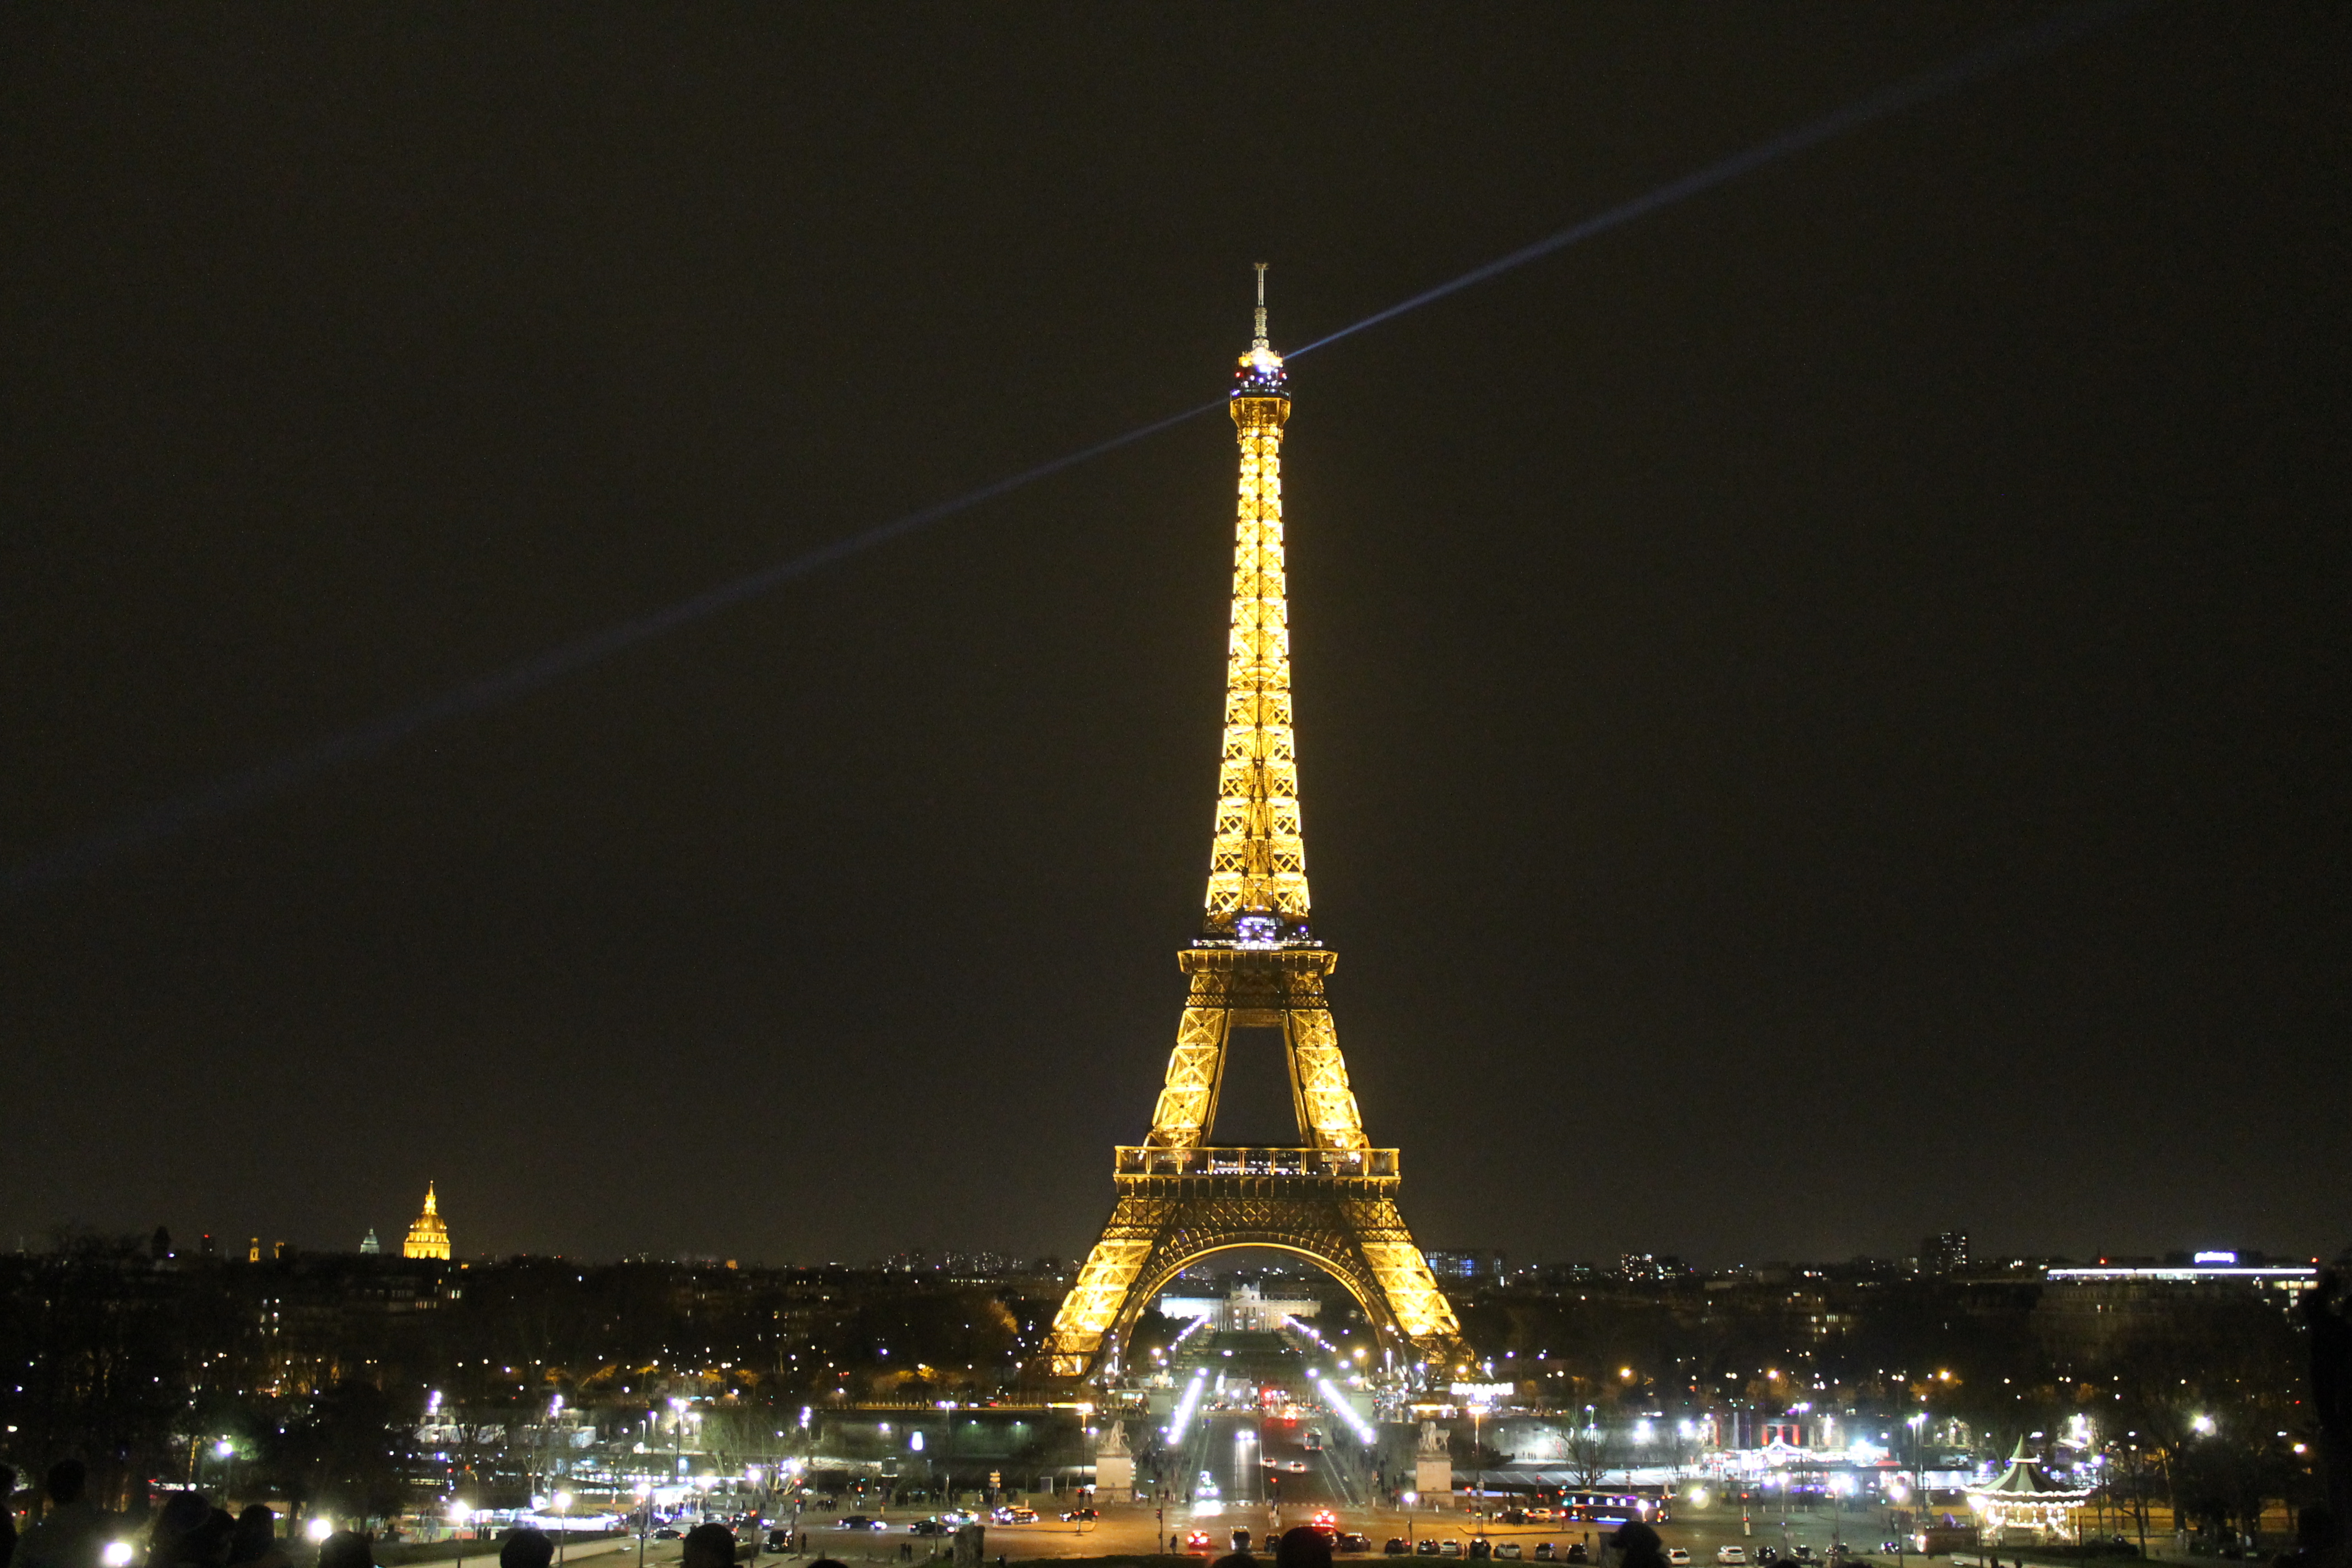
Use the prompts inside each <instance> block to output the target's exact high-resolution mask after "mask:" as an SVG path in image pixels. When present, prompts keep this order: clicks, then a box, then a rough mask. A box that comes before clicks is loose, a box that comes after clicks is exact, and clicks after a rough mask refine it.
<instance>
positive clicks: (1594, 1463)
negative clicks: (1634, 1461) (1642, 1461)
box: [1568, 1426, 1625, 1491]
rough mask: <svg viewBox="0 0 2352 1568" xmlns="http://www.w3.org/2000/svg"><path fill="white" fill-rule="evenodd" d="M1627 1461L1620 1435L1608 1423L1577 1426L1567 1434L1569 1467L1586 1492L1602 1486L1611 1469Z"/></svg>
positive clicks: (1577, 1482) (1578, 1483)
mask: <svg viewBox="0 0 2352 1568" xmlns="http://www.w3.org/2000/svg"><path fill="white" fill-rule="evenodd" d="M1624 1462H1625V1460H1624V1453H1623V1450H1622V1446H1621V1445H1620V1444H1619V1443H1618V1441H1617V1435H1616V1434H1615V1433H1613V1432H1612V1431H1610V1430H1609V1429H1608V1428H1607V1427H1605V1426H1578V1427H1575V1428H1572V1429H1571V1430H1570V1432H1569V1435H1568V1468H1569V1469H1570V1470H1571V1471H1572V1472H1574V1474H1575V1476H1576V1484H1577V1485H1578V1486H1579V1487H1580V1488H1582V1489H1584V1490H1586V1491H1591V1489H1593V1488H1595V1487H1597V1486H1599V1485H1600V1484H1601V1481H1602V1479H1604V1478H1606V1477H1607V1476H1608V1474H1609V1472H1610V1471H1612V1470H1613V1469H1616V1468H1618V1467H1620V1466H1621V1465H1622V1464H1623V1463H1624Z"/></svg>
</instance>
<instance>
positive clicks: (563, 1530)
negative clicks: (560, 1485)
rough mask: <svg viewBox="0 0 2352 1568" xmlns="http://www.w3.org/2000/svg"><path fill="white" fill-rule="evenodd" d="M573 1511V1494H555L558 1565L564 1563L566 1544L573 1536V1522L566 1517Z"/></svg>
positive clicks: (556, 1556)
mask: <svg viewBox="0 0 2352 1568" xmlns="http://www.w3.org/2000/svg"><path fill="white" fill-rule="evenodd" d="M571 1510H572V1494H571V1493H570V1492H558V1493H556V1494H555V1519H556V1525H555V1560H556V1561H557V1562H558V1563H561V1562H562V1561H563V1549H564V1546H565V1544H566V1543H567V1538H568V1537H569V1536H570V1535H571V1534H572V1522H571V1521H570V1520H569V1519H568V1518H567V1517H566V1515H568V1514H569V1513H570V1512H571Z"/></svg>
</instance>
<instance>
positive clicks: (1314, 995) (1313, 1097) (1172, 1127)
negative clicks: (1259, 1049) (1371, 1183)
mask: <svg viewBox="0 0 2352 1568" xmlns="http://www.w3.org/2000/svg"><path fill="white" fill-rule="evenodd" d="M1177 963H1178V964H1179V965H1180V966H1181V968H1182V969H1183V971H1184V972H1185V973H1186V974H1188V975H1190V976H1191V977H1192V986H1191V990H1190V994H1188V995H1187V996H1186V997H1185V999H1184V1013H1183V1016H1182V1018H1181V1020H1180V1021H1179V1022H1178V1024H1177V1026H1176V1046H1175V1048H1174V1049H1173V1050H1171V1052H1170V1053H1169V1057H1168V1076H1167V1078H1166V1079H1165V1080H1164V1081H1163V1082H1162V1084H1161V1086H1160V1100H1159V1103H1158V1104H1157V1105H1156V1106H1155V1107H1154V1108H1153V1110H1152V1116H1151V1135H1150V1142H1151V1143H1153V1144H1155V1145H1158V1146H1160V1147H1161V1148H1170V1149H1181V1148H1191V1147H1192V1146H1194V1145H1196V1144H1199V1143H1201V1142H1203V1141H1205V1140H1206V1139H1207V1137H1208V1135H1209V1129H1210V1128H1211V1127H1213V1125H1215V1122H1216V1118H1217V1096H1218V1091H1219V1089H1220V1087H1221V1086H1222V1084H1223V1079H1224V1069H1225V1051H1226V1048H1227V1047H1228V1046H1229V1044H1230V1043H1231V1037H1232V1034H1233V1031H1234V1028H1235V1027H1236V1026H1239V1027H1242V1028H1279V1029H1281V1030H1282V1033H1283V1045H1284V1055H1285V1057H1286V1058H1287V1066H1288V1069H1289V1078H1290V1092H1291V1106H1292V1109H1293V1110H1294V1111H1295V1112H1296V1113H1297V1120H1298V1137H1299V1141H1300V1142H1301V1143H1304V1144H1308V1145H1311V1146H1312V1147H1315V1148H1318V1149H1361V1148H1363V1147H1365V1146H1366V1144H1367V1142H1369V1141H1368V1140H1367V1139H1366V1138H1365V1137H1364V1127H1363V1119H1362V1115H1361V1113H1360V1110H1358V1108H1357V1105H1356V1091H1355V1090H1354V1089H1353V1088H1351V1087H1350V1086H1349V1082H1348V1063H1347V1059H1346V1058H1344V1057H1342V1056H1341V1055H1340V1053H1339V1029H1338V1026H1336V1025H1335V1024H1333V1022H1332V1020H1331V1008H1330V1004H1329V1002H1328V1000H1327V999H1326V998H1325V995H1324V992H1323V980H1324V976H1326V975H1328V974H1329V973H1331V971H1332V969H1333V967H1334V966H1336V965H1337V964H1338V963H1339V954H1337V953H1335V952H1331V951H1329V950H1328V949H1327V948H1319V947H1307V948H1280V949H1275V950H1271V951H1253V950H1247V949H1239V948H1222V947H1196V948H1190V949H1187V950H1186V951H1185V952H1182V953H1181V954H1179V955H1178V957H1177Z"/></svg>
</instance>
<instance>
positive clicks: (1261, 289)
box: [1250, 261, 1274, 349]
mask: <svg viewBox="0 0 2352 1568" xmlns="http://www.w3.org/2000/svg"><path fill="white" fill-rule="evenodd" d="M1273 346H1274V345H1273V344H1272V343H1270V342H1267V341H1266V336H1265V262H1263V261H1261V262H1259V263H1258V264H1257V341H1256V342H1254V343H1252V344H1250V347H1252V348H1254V349H1269V348H1272V347H1273Z"/></svg>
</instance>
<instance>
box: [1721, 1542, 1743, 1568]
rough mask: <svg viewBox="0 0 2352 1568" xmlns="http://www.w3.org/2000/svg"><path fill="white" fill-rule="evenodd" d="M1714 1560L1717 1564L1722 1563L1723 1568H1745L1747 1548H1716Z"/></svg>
mask: <svg viewBox="0 0 2352 1568" xmlns="http://www.w3.org/2000/svg"><path fill="white" fill-rule="evenodd" d="M1715 1560H1716V1561H1717V1563H1722V1564H1723V1565H1724V1568H1746V1564H1747V1562H1748V1548H1746V1547H1745V1546H1718V1547H1717V1548H1716V1549H1715Z"/></svg>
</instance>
